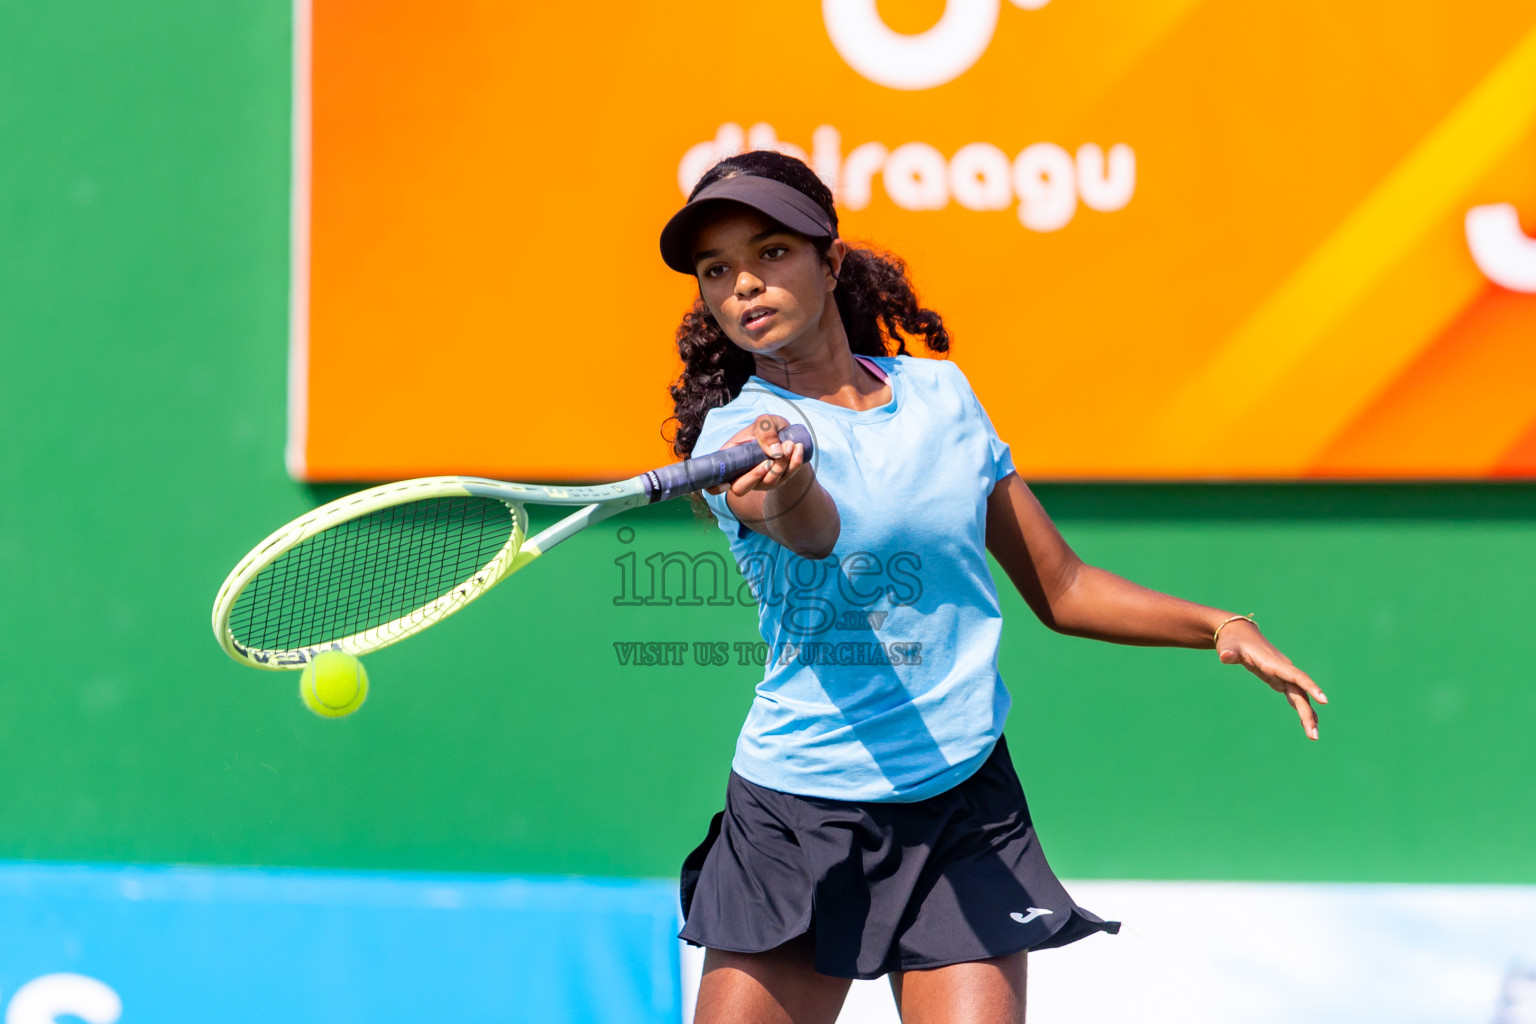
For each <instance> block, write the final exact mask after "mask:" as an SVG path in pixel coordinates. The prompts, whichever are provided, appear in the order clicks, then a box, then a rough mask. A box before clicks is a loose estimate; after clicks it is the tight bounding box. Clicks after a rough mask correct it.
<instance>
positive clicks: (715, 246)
mask: <svg viewBox="0 0 1536 1024" xmlns="http://www.w3.org/2000/svg"><path fill="white" fill-rule="evenodd" d="M728 210H729V211H730V212H727V213H723V214H721V215H719V216H717V217H715V218H713V219H711V220H709V221H707V222H705V223H704V224H703V225H702V226H701V227H700V228H699V230H698V232H697V233H696V234H695V236H694V239H693V251H694V268H693V269H694V273H695V274H696V275H697V277H698V280H699V294H700V295H702V296H703V298H704V304H705V305H706V306H708V307H709V311H710V313H711V314H712V315H713V316H714V318H715V322H716V323H718V324H719V325H720V328H721V330H723V331H725V335H726V337H728V338H730V339H731V341H733V342H735V343H736V344H737V345H738V346H740V347H741V348H744V349H746V350H747V351H748V352H753V353H756V354H761V355H769V354H773V353H775V352H779V350H780V349H783V348H784V347H785V346H786V345H791V344H793V343H794V342H795V341H796V340H797V339H800V338H802V337H806V336H807V335H808V333H811V332H814V331H815V330H816V329H817V328H818V327H820V326H823V325H825V324H826V323H827V322H828V321H827V317H828V316H831V317H834V318H835V317H836V316H837V303H835V302H833V301H832V298H831V294H832V289H834V288H835V287H837V277H836V273H837V268H838V267H839V266H840V265H841V263H842V258H843V253H844V252H846V251H847V250H846V246H845V245H844V243H843V242H842V240H841V239H837V240H834V241H833V243H832V249H831V251H829V252H828V253H827V257H828V259H827V260H823V259H822V258H821V255H820V254H819V253H818V252H817V251H816V247H815V246H814V245H812V244H811V242H810V241H809V240H808V239H806V238H805V237H804V236H802V235H797V234H795V233H794V232H793V231H790V230H789V229H788V228H785V227H783V226H782V225H780V224H778V223H776V222H775V221H772V220H769V219H768V218H767V217H764V216H763V215H762V214H760V213H758V212H757V211H756V210H752V209H748V208H746V207H730V208H728ZM829 262H830V263H831V266H828V263H829ZM787 354H788V353H780V355H787Z"/></svg>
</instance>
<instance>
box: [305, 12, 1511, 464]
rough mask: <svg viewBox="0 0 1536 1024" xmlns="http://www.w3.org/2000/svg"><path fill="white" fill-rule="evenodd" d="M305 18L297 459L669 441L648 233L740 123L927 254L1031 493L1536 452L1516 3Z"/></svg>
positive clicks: (661, 313)
mask: <svg viewBox="0 0 1536 1024" xmlns="http://www.w3.org/2000/svg"><path fill="white" fill-rule="evenodd" d="M297 21H298V23H299V31H298V32H297V33H296V35H297V41H296V59H295V67H296V69H297V70H296V86H295V107H296V124H295V143H296V144H295V178H296V180H295V245H294V247H295V259H294V328H293V339H292V373H291V407H290V423H291V427H290V438H289V452H288V457H289V464H290V469H291V470H292V472H293V473H294V474H295V475H296V476H298V477H301V478H305V479H312V480H342V479H345V480H373V479H386V478H399V477H407V476H416V475H428V474H436V473H450V472H452V473H459V472H463V473H476V474H482V475H487V476H496V477H504V478H509V479H533V480H537V479H561V480H582V479H607V478H616V477H621V476H626V475H629V474H632V473H634V472H637V471H639V470H641V469H643V468H646V467H648V466H650V465H653V464H658V463H662V462H665V461H667V460H668V459H669V458H670V457H671V456H670V449H669V447H668V446H667V444H666V442H665V441H664V440H663V436H662V427H663V421H664V420H665V419H666V417H667V416H668V415H669V414H670V412H671V406H670V400H669V398H668V395H667V385H668V384H669V383H670V382H671V380H672V379H673V378H674V377H675V376H676V373H677V372H678V369H679V364H678V361H677V357H676V352H675V349H674V347H673V341H672V336H673V332H674V331H675V329H676V325H677V322H678V320H679V318H680V316H681V314H682V312H683V310H684V309H685V308H686V307H687V306H688V304H689V303H690V301H691V300H692V297H693V295H694V294H695V289H694V286H693V284H692V283H691V282H690V281H689V280H687V279H686V278H683V277H681V276H679V275H677V274H674V273H672V272H671V271H669V270H667V269H666V268H665V267H664V266H663V265H662V263H661V260H660V258H659V256H658V254H657V251H656V237H657V233H658V231H659V230H660V227H661V225H662V223H664V222H665V220H666V218H667V217H668V216H669V215H670V214H671V213H672V212H673V211H674V210H675V209H676V208H677V207H678V206H679V205H680V204H681V202H682V201H683V198H684V193H685V190H686V188H687V187H688V186H689V185H691V184H692V182H693V181H694V180H695V179H696V178H697V177H698V175H699V174H701V173H702V172H703V170H704V169H705V168H706V167H707V166H708V165H709V163H710V162H711V161H713V160H714V159H717V158H718V157H719V156H720V155H723V154H724V153H726V152H730V151H733V150H738V149H741V148H746V147H779V148H784V149H786V150H789V151H791V152H794V153H796V154H797V155H803V156H804V157H805V158H806V159H807V160H808V161H809V162H810V163H811V164H812V165H813V166H814V167H815V168H816V170H817V172H818V173H819V174H821V175H822V177H823V178H825V179H826V180H827V181H828V182H829V183H830V184H831V185H832V186H833V188H834V191H835V192H836V193H837V196H838V200H839V204H840V207H841V212H842V215H843V233H844V235H845V236H846V237H848V238H850V239H852V240H856V241H862V242H866V243H869V244H874V245H878V246H881V247H884V248H888V249H890V250H892V251H894V252H896V253H898V254H899V255H901V256H902V257H904V258H905V259H906V260H907V262H908V265H909V268H910V271H911V273H912V276H913V278H914V279H915V281H916V282H917V285H918V287H919V290H920V292H921V294H922V297H923V299H924V301H925V302H926V303H927V304H928V305H930V306H932V307H933V308H935V309H937V310H938V311H939V312H941V313H942V314H943V315H944V317H945V319H946V321H947V322H948V323H949V324H950V326H951V329H952V333H953V335H954V348H953V358H954V359H955V361H956V362H958V363H959V364H960V365H961V366H962V367H963V368H964V369H965V371H966V373H967V374H968V375H969V377H970V378H971V381H972V383H973V384H974V385H975V387H976V390H977V392H978V394H979V395H980V396H981V398H982V400H983V402H984V403H985V404H986V406H987V408H988V410H989V412H990V413H991V416H992V419H993V421H994V423H995V424H996V425H997V427H998V430H999V432H1000V433H1001V434H1002V436H1003V437H1004V438H1005V439H1006V440H1008V441H1009V442H1011V444H1012V446H1013V451H1014V458H1015V460H1016V462H1017V464H1018V466H1019V469H1020V472H1021V474H1022V475H1024V476H1025V477H1026V478H1027V479H1196V478H1307V477H1335V478H1382V477H1386V478H1485V477H1498V476H1536V238H1532V237H1530V232H1532V231H1533V229H1536V9H1533V8H1532V6H1531V4H1530V3H1529V2H1528V0H1481V2H1479V3H1474V4H1466V3H1451V2H1449V0H1434V2H1429V3H1423V4H1414V5H1401V4H1388V3H1384V2H1372V3H1360V4H1338V3H1334V2H1324V0H1296V2H1293V3H1289V4H1284V5H1273V4H1268V5H1256V4H1252V3H1248V2H1244V0H1141V2H1138V3H1135V4H1125V3H1120V2H1114V0H949V2H947V3H945V2H941V0H879V2H878V3H877V2H876V0H822V2H821V3H819V4H817V3H795V4H784V5H779V6H774V7H770V8H756V9H754V10H753V12H752V13H751V16H750V17H747V16H744V15H743V12H742V10H741V9H739V8H733V7H731V6H729V5H722V4H715V3H701V2H696V0H669V2H665V3H663V2H654V0H633V2H628V3H622V4H621V3H615V2H612V0H589V2H587V3H584V4H580V5H573V6H570V7H567V6H564V5H545V4H495V3H466V2H452V0H450V2H445V3H437V4H425V3H420V2H409V0H394V2H388V0H371V2H367V3H364V2H361V0H313V3H312V4H306V3H305V2H304V0H299V11H298V17H297ZM1522 218H1523V220H1524V228H1522Z"/></svg>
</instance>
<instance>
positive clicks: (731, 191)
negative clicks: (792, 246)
mask: <svg viewBox="0 0 1536 1024" xmlns="http://www.w3.org/2000/svg"><path fill="white" fill-rule="evenodd" d="M724 203H737V204H739V205H741V206H748V207H751V208H752V209H754V210H756V211H757V212H758V213H761V214H762V215H763V216H764V217H767V218H768V219H769V220H774V221H777V222H779V223H780V224H782V225H784V226H785V227H786V228H789V230H791V231H793V232H795V233H796V234H800V235H804V236H805V237H807V238H836V237H837V231H836V230H835V229H833V227H832V221H831V219H830V218H829V217H828V216H827V211H825V210H823V209H822V208H821V206H820V205H819V204H818V203H817V202H816V200H814V199H812V198H811V197H810V196H807V195H805V194H804V193H803V192H801V191H800V190H799V189H797V188H794V187H792V186H789V185H786V184H784V183H783V182H781V181H774V180H773V179H772V178H764V177H760V176H758V175H756V174H736V175H732V176H731V177H729V178H721V179H720V180H719V181H716V182H713V183H712V184H710V185H709V186H707V187H706V188H704V189H703V190H702V191H701V192H700V193H699V194H698V195H696V196H694V197H693V199H692V200H690V201H689V203H688V205H686V206H684V207H683V208H682V209H681V210H678V211H677V213H675V214H673V215H672V219H671V220H669V221H667V226H666V227H664V228H662V229H661V258H662V260H663V261H665V262H666V264H667V266H669V267H671V268H672V269H673V270H675V271H677V272H678V273H679V274H692V273H693V251H692V250H693V234H694V226H695V222H696V221H697V220H698V218H699V214H700V213H701V212H702V211H703V210H704V208H705V207H719V206H721V205H723V204H724Z"/></svg>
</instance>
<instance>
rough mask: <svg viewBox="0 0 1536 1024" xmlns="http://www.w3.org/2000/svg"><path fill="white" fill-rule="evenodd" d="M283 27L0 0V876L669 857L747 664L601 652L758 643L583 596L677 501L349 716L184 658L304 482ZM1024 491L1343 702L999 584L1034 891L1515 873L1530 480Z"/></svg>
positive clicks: (404, 674)
mask: <svg viewBox="0 0 1536 1024" xmlns="http://www.w3.org/2000/svg"><path fill="white" fill-rule="evenodd" d="M288 33H289V14H288V8H287V5H286V4H285V3H283V2H277V0H269V2H262V3H254V2H243V3H241V2H229V3H221V4H206V3H191V2H187V0H158V2H156V3H153V4H150V3H145V2H142V0H134V2H127V0H120V2H114V3H106V2H96V3H85V2H63V0H51V2H50V3H47V4H32V5H27V4H11V5H6V6H4V7H0V345H3V349H0V351H3V354H4V375H3V377H0V430H3V433H0V436H3V437H4V439H5V442H4V444H3V445H0V471H3V474H0V479H3V480H4V487H5V496H4V499H3V501H0V652H3V654H4V661H3V668H0V859H17V858H22V859H39V860H86V861H90V860H108V861H155V862H200V863H234V864H257V863H259V864H289V865H314V866H351V867H369V868H430V869H463V870H475V871H496V872H556V873H567V872H574V873H594V874H622V875H670V874H672V873H673V872H674V870H675V868H676V866H677V863H678V861H679V859H680V858H681V856H682V855H683V854H684V853H685V852H686V851H687V850H688V849H689V848H690V847H691V845H692V844H693V843H694V842H695V841H697V839H698V838H699V837H700V836H701V834H702V830H703V826H704V824H705V823H706V821H707V820H708V815H709V814H710V813H712V811H713V810H715V809H716V808H717V806H718V803H719V801H720V798H721V795H722V792H723V787H724V782H725V772H726V769H727V764H728V761H729V757H730V752H731V749H732V745H733V741H734V734H735V730H736V728H737V726H738V724H739V722H740V719H741V716H742V715H743V713H744V711H745V708H746V704H747V701H748V699H749V696H750V693H751V686H752V682H753V670H752V669H750V668H742V667H736V666H731V667H728V668H724V669H719V668H716V669H703V668H698V667H693V666H688V667H684V668H680V669H675V668H639V667H621V666H619V665H618V663H617V658H616V656H615V653H614V650H613V647H612V644H613V643H614V642H616V641H625V640H685V641H690V642H691V641H694V640H727V641H731V640H751V639H754V637H755V634H754V632H753V630H754V616H753V614H752V612H751V611H750V610H749V609H747V608H744V607H729V608H708V607H705V608H678V607H670V608H669V607H648V608H629V607H622V606H616V605H615V604H614V598H616V597H617V596H618V594H619V571H618V569H617V567H616V566H615V564H614V559H615V558H618V557H620V556H621V555H622V554H624V553H625V552H627V551H631V550H634V551H638V552H640V553H641V554H642V557H643V555H644V554H646V553H650V552H653V551H672V550H679V551H690V552H692V551H702V550H709V549H716V550H723V546H722V544H721V538H720V534H719V532H718V530H716V529H715V528H714V527H713V526H709V525H705V524H701V523H698V522H695V521H693V520H692V519H691V518H690V515H689V512H688V508H687V506H686V505H684V504H682V503H676V504H675V505H673V506H671V507H663V508H659V509H653V510H645V511H642V512H637V513H634V514H632V515H631V516H630V517H628V518H626V519H625V520H622V521H620V522H618V523H611V524H606V525H605V526H604V527H602V528H598V529H597V530H595V531H593V532H592V533H591V534H590V535H589V536H583V537H582V538H581V539H580V540H578V541H575V542H573V543H572V544H571V545H569V546H568V547H567V548H564V549H562V550H561V552H560V554H559V556H558V557H556V558H553V559H551V560H550V561H549V562H548V563H544V564H541V565H539V566H535V567H533V568H531V569H530V570H529V571H528V574H527V575H526V576H520V577H519V578H518V580H517V581H516V583H514V584H509V585H508V586H507V587H505V588H503V589H502V590H500V591H498V592H497V593H496V594H495V595H493V596H492V597H490V598H488V599H487V600H486V601H485V602H484V603H483V604H481V605H478V606H477V607H475V608H473V609H471V610H470V611H468V612H466V613H465V614H464V615H462V616H459V617H458V618H456V619H454V620H451V621H450V622H448V623H445V624H444V625H442V626H441V627H439V628H437V629H435V630H433V631H432V632H431V633H429V634H428V635H426V636H423V637H422V638H420V639H418V640H415V641H412V642H411V643H408V644H404V645H401V646H399V647H397V648H392V649H390V650H388V651H384V652H380V653H378V654H376V655H374V656H372V657H370V658H369V659H368V665H369V668H370V671H371V673H372V676H373V680H374V689H373V694H372V696H371V698H370V701H369V704H368V705H367V707H366V708H365V709H364V710H363V711H362V712H361V713H359V714H358V715H356V716H355V717H354V718H351V719H348V720H345V721H340V722H323V721H320V720H318V719H316V718H314V717H312V716H311V715H309V714H308V713H306V712H305V711H304V710H303V709H302V707H301V706H300V704H299V702H298V697H297V693H296V677H295V676H293V675H286V674H285V675H266V674H258V673H255V672H252V671H249V670H244V669H241V668H239V667H237V666H236V665H234V664H233V663H231V662H229V661H228V660H226V659H225V658H224V656H223V655H222V654H221V653H220V652H219V650H218V648H217V647H216V646H215V644H214V642H213V639H212V636H211V634H210V631H209V626H208V620H207V615H208V607H209V604H210V602H211V599H212V596H213V593H214V591H215V589H216V588H217V586H218V584H219V583H220V581H221V580H222V579H223V576H224V573H225V571H226V570H227V569H228V567H229V566H230V565H231V564H232V562H233V561H234V560H235V559H236V558H238V557H239V556H240V555H241V554H243V553H244V552H245V550H246V549H247V548H248V547H249V546H250V544H251V543H252V542H253V541H254V540H255V539H258V538H259V537H261V536H263V535H264V534H265V533H266V532H267V531H269V530H270V529H271V528H272V527H273V526H275V525H276V524H278V523H280V522H282V521H285V520H286V519H288V518H291V517H292V516H294V515H296V514H298V513H299V512H301V511H302V510H303V509H305V508H307V507H309V506H311V505H313V504H315V503H317V502H318V501H320V500H323V499H324V498H326V497H328V496H329V494H330V492H325V493H320V492H319V491H312V490H310V489H308V488H305V487H302V486H300V485H296V484H293V483H291V482H290V481H288V480H287V478H286V477H285V475H284V473H283V469H282V440H283V415H284V413H283V401H284V395H283V391H284V383H283V375H284V372H285V370H284V352H285V345H286V272H287V271H286V265H287V217H288V213H287V178H288V104H289V90H288V45H289V42H288ZM664 341H665V339H658V343H659V344H660V343H664ZM962 341H963V339H962ZM959 351H960V356H959V358H960V359H961V361H962V362H963V360H964V348H963V344H962V345H961V346H960V349H959ZM656 383H657V386H658V387H660V386H663V384H664V382H662V381H658V382H656ZM1038 491H1039V493H1040V494H1041V497H1042V500H1043V501H1044V502H1045V504H1046V507H1047V508H1048V509H1049V510H1050V511H1051V512H1052V513H1053V514H1054V515H1055V516H1056V518H1057V519H1058V522H1059V523H1060V525H1061V527H1062V529H1063V531H1064V532H1065V533H1066V535H1067V537H1068V539H1069V540H1070V541H1071V542H1072V543H1073V544H1074V545H1075V546H1076V547H1077V549H1078V551H1079V552H1080V553H1081V554H1083V555H1084V557H1086V558H1088V559H1089V560H1090V561H1093V562H1095V563H1097V564H1100V565H1104V566H1106V567H1108V568H1110V569H1113V570H1115V571H1117V572H1120V573H1121V574H1123V575H1126V576H1129V577H1130V578H1132V579H1135V580H1137V581H1139V582H1142V583H1145V584H1147V585H1150V586H1154V587H1158V588H1160V589H1165V590H1168V591H1171V592H1173V593H1177V594H1180V595H1183V596H1188V597H1191V598H1195V599H1198V600H1202V601H1205V602H1208V603H1212V604H1217V605H1222V606H1226V607H1230V608H1234V609H1237V610H1241V611H1248V610H1250V609H1253V610H1256V611H1258V612H1259V615H1260V622H1261V623H1262V624H1263V625H1264V627H1265V628H1266V630H1267V631H1268V632H1269V633H1270V635H1271V636H1272V637H1273V638H1274V639H1275V640H1276V642H1277V643H1279V644H1280V645H1281V647H1282V648H1283V649H1284V650H1286V651H1287V652H1288V653H1289V654H1290V655H1291V656H1292V657H1293V658H1294V659H1295V660H1296V661H1297V662H1298V663H1300V664H1301V665H1302V666H1303V667H1305V668H1306V669H1308V670H1309V671H1310V672H1311V673H1312V674H1313V675H1314V677H1315V678H1317V680H1318V681H1319V682H1320V683H1321V684H1322V685H1323V687H1324V688H1325V689H1326V690H1327V691H1328V693H1329V696H1330V697H1331V698H1332V699H1333V704H1332V705H1331V706H1330V707H1329V708H1328V709H1326V713H1325V715H1324V719H1323V741H1322V742H1321V743H1319V744H1309V743H1307V742H1306V741H1305V740H1304V739H1303V738H1302V734H1301V731H1300V728H1299V727H1298V726H1297V724H1296V722H1295V720H1294V716H1293V715H1292V713H1291V712H1290V711H1289V709H1288V708H1287V707H1286V706H1285V705H1284V703H1283V702H1282V701H1281V699H1280V698H1279V697H1277V696H1275V695H1274V694H1272V693H1270V692H1269V691H1268V690H1267V689H1266V688H1264V687H1263V686H1262V685H1261V684H1260V683H1259V682H1258V681H1257V680H1254V679H1252V678H1251V677H1248V676H1246V675H1245V674H1244V673H1243V672H1242V671H1241V670H1238V669H1231V668H1225V667H1222V666H1220V665H1218V664H1217V663H1216V661H1215V658H1214V655H1213V654H1211V653H1210V652H1194V651H1179V650H1149V649H1140V648H1122V647H1114V646H1110V645H1104V644H1094V643H1089V642H1086V641H1081V640H1071V639H1067V638H1063V637H1059V636H1056V635H1054V634H1051V633H1049V632H1048V631H1046V630H1044V629H1043V628H1042V627H1040V626H1039V624H1038V623H1037V622H1035V621H1034V619H1033V618H1032V617H1031V616H1030V614H1029V612H1028V610H1027V609H1026V608H1025V607H1024V605H1023V603H1022V602H1021V601H1020V600H1019V599H1018V598H1017V596H1016V595H1012V594H1007V595H1006V596H1005V613H1006V615H1007V617H1008V625H1007V627H1006V630H1005V648H1004V655H1003V671H1004V675H1005V678H1006V679H1007V680H1008V682H1009V684H1010V686H1011V687H1012V689H1013V691H1014V694H1015V710H1014V713H1013V718H1012V720H1011V724H1010V729H1009V735H1010V742H1011V744H1012V747H1013V751H1014V755H1015V759H1016V760H1017V762H1018V764H1019V768H1020V772H1021V774H1022V775H1023V777H1024V779H1025V783H1026V786H1027V787H1028V790H1029V792H1030V794H1031V798H1032V802H1033V805H1034V809H1035V814H1036V818H1037V821H1038V823H1039V825H1040V827H1041V831H1042V835H1043V837H1044V840H1045V842H1046V845H1047V849H1048V851H1049V852H1050V853H1051V855H1052V857H1053V860H1054V861H1055V863H1056V866H1057V868H1058V870H1059V871H1060V872H1061V873H1063V874H1065V875H1069V876H1103V877H1143V878H1254V879H1316V880H1397V881H1448V882H1457V881H1465V882H1526V883H1536V786H1533V785H1532V779H1533V776H1536V742H1533V738H1536V728H1533V723H1536V678H1533V672H1532V665H1533V657H1532V654H1533V650H1532V648H1533V641H1532V633H1533V630H1532V628H1531V626H1530V620H1531V618H1532V617H1533V613H1536V597H1533V593H1532V582H1533V581H1532V567H1533V566H1536V487H1532V486H1528V485H1523V484H1511V485H1504V486H1496V485H1487V486H1432V485H1427V486H1404V487H1381V486H1371V487H1350V486H1345V485H1327V486H1294V487H1282V486H1235V485H1190V486H1145V487H1137V486H1065V485H1055V486H1052V485H1041V486H1040V487H1039V488H1038ZM623 524H627V525H629V526H630V527H632V528H633V529H634V531H635V536H634V538H633V540H632V541H631V542H630V543H629V544H624V543H622V542H621V541H620V539H619V535H618V529H619V527H620V525H623ZM998 577H999V579H1003V577H1002V576H1001V573H999V574H998Z"/></svg>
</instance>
